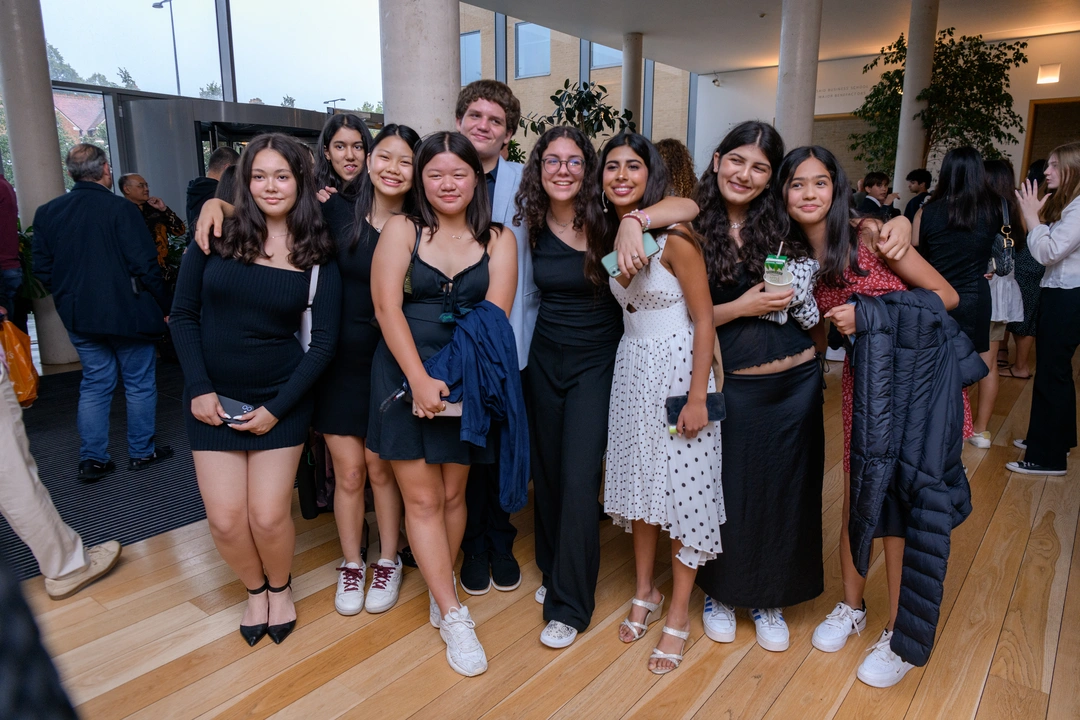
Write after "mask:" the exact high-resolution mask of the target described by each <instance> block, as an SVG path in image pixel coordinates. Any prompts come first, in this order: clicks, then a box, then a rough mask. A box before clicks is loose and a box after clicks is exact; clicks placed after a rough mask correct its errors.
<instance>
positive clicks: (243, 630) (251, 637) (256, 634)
mask: <svg viewBox="0 0 1080 720" xmlns="http://www.w3.org/2000/svg"><path fill="white" fill-rule="evenodd" d="M269 589H270V581H269V580H268V579H266V577H265V576H263V584H262V587H261V588H259V589H258V590H250V589H248V595H259V594H260V593H264V592H266V591H267V590H269ZM266 606H267V607H266V620H267V621H266V622H264V623H259V624H258V625H241V626H240V635H241V636H243V638H244V640H246V641H247V644H248V645H249V646H251V647H255V644H256V643H258V642H259V641H260V640H262V639H263V635H265V634H266V633H267V630H268V629H269V627H270V625H269V622H270V598H267V599H266Z"/></svg>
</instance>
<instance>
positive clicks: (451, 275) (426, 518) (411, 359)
mask: <svg viewBox="0 0 1080 720" xmlns="http://www.w3.org/2000/svg"><path fill="white" fill-rule="evenodd" d="M414 177H416V178H417V184H416V189H417V193H416V195H415V198H416V203H417V204H416V212H415V214H413V215H410V216H403V215H398V216H395V217H392V218H390V220H388V221H387V223H386V225H384V226H383V231H382V235H381V236H380V238H379V244H378V246H377V247H376V248H375V257H374V259H373V261H372V268H371V297H372V300H373V301H374V303H375V317H376V318H377V319H378V321H379V327H380V329H381V330H382V340H380V342H379V346H378V348H377V349H376V351H375V358H374V361H373V365H372V370H371V415H370V418H369V423H368V436H367V443H368V447H369V448H370V449H371V450H372V451H373V452H376V453H378V455H379V457H381V458H383V459H384V460H389V461H390V464H391V465H392V466H393V468H394V475H395V476H397V479H398V485H399V486H400V488H401V494H402V497H403V499H404V501H405V524H406V528H407V530H408V534H409V539H410V542H411V545H412V548H413V553H414V555H415V556H416V561H417V564H418V565H419V566H420V572H421V574H422V575H423V576H424V580H425V581H426V582H427V584H428V588H429V590H430V592H429V615H430V620H431V624H432V625H433V626H434V627H436V628H438V629H439V633H440V635H441V636H442V638H443V640H444V642H446V657H447V661H448V662H449V664H450V666H451V667H452V668H453V669H454V670H455V671H456V672H458V673H460V674H462V675H465V676H474V675H479V674H481V673H483V672H484V671H486V670H487V657H486V655H485V654H484V648H483V647H482V646H481V645H480V641H479V639H478V638H477V636H476V629H475V628H476V623H475V622H474V621H473V619H472V617H471V616H470V614H469V610H468V608H466V607H465V606H463V605H461V603H460V601H459V600H458V597H457V587H456V586H457V583H456V580H455V578H454V575H453V567H454V561H455V559H456V558H457V554H458V550H459V548H460V546H461V539H462V536H463V535H464V533H465V521H466V517H465V515H466V512H465V484H466V481H467V480H468V477H469V467H470V466H471V465H472V464H474V463H491V462H493V461H494V459H495V447H494V446H495V443H494V442H493V441H492V440H493V436H494V433H497V432H498V428H495V429H494V430H493V433H492V435H491V436H489V441H488V443H487V445H486V447H484V448H480V447H477V446H475V445H473V444H471V443H468V442H465V441H463V440H461V419H460V417H458V418H454V417H441V414H442V413H443V412H444V411H445V410H446V401H445V397H446V396H447V395H448V394H449V388H448V387H447V385H446V383H444V382H442V381H441V380H436V379H434V378H432V377H431V376H430V375H428V372H427V370H426V369H425V367H424V361H426V360H428V359H429V358H431V357H432V356H434V355H435V354H436V353H437V352H438V351H439V350H441V349H442V348H443V347H444V346H446V345H447V344H449V343H450V342H451V341H452V339H453V337H454V330H455V327H456V323H457V319H458V318H460V317H461V316H462V315H463V314H464V313H467V312H469V311H470V310H471V309H472V308H473V307H474V306H475V305H477V304H479V303H480V302H481V301H483V300H488V301H489V302H491V303H492V304H493V305H496V306H498V307H499V308H501V309H502V310H503V311H505V312H506V314H507V315H509V313H510V308H511V306H512V305H513V302H514V292H515V290H516V288H517V241H516V240H515V238H514V235H513V234H512V233H511V232H510V231H509V230H508V229H505V228H504V227H503V226H502V225H501V224H500V223H495V222H492V220H491V206H490V200H489V198H488V194H487V193H486V192H485V191H484V186H483V185H482V183H483V178H484V171H483V166H482V165H481V163H480V157H479V155H477V152H476V150H475V148H474V147H473V145H472V143H470V142H469V140H468V139H467V138H466V137H465V136H464V135H461V134H460V133H451V132H437V133H434V134H433V135H429V136H428V137H427V138H426V139H425V140H424V141H423V142H421V143H420V145H419V147H418V148H417V150H416V159H415V175H414ZM405 382H407V383H408V388H409V390H410V392H411V396H412V398H411V402H408V401H406V400H405V398H401V399H397V398H398V397H399V395H400V392H401V390H402V387H403V384H404V383H405Z"/></svg>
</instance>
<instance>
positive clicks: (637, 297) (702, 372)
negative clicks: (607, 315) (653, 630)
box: [585, 131, 725, 675]
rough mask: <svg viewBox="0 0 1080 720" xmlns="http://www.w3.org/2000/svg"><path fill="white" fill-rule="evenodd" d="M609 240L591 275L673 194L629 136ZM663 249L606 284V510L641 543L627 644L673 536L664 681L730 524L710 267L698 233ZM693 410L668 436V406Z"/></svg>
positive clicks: (607, 219)
mask: <svg viewBox="0 0 1080 720" xmlns="http://www.w3.org/2000/svg"><path fill="white" fill-rule="evenodd" d="M599 179H600V183H601V190H602V192H603V199H602V205H603V207H604V216H603V220H604V225H603V230H604V231H603V234H602V235H599V236H596V237H592V238H589V248H588V252H587V254H586V257H585V269H586V272H587V273H588V274H589V275H590V276H593V277H595V276H596V275H598V274H599V273H600V272H602V271H601V269H600V259H601V258H602V257H603V256H604V255H607V254H608V253H609V252H611V249H612V246H613V243H614V241H615V236H616V234H617V232H618V227H619V224H620V223H621V221H622V220H623V219H624V218H625V217H626V215H628V214H629V213H632V212H634V211H637V210H638V209H639V208H641V207H645V206H650V205H654V204H656V203H657V202H659V201H660V200H661V199H662V198H663V197H664V196H665V194H666V193H667V189H668V180H667V170H666V168H665V167H664V161H663V160H662V159H661V157H660V154H659V153H658V152H657V151H656V148H655V147H654V146H653V144H652V143H650V142H649V141H648V140H646V139H645V138H644V137H643V136H641V135H638V134H637V133H634V132H631V131H624V132H621V133H619V134H618V135H616V136H615V137H613V138H611V140H609V141H608V142H607V144H606V145H605V146H604V150H603V152H602V153H601V156H600V170H599ZM656 242H657V244H658V245H659V246H660V248H661V251H660V254H659V255H657V256H656V257H655V258H654V260H653V262H652V263H650V266H649V268H648V269H647V270H645V271H644V272H640V273H638V274H637V275H636V276H633V277H631V276H630V275H629V274H627V273H620V275H619V276H618V277H616V278H611V279H609V285H610V288H611V292H612V294H613V295H614V297H615V300H616V301H617V302H618V303H619V305H620V306H621V308H622V313H623V325H624V327H625V332H624V334H623V337H622V340H621V341H620V342H619V349H618V351H617V353H616V357H615V369H614V373H613V379H612V383H611V403H610V406H609V410H608V447H607V469H606V473H605V483H604V510H605V511H606V512H607V513H608V514H609V515H611V517H612V520H614V521H615V524H616V525H618V526H619V527H622V528H624V529H625V530H626V531H627V532H632V533H633V535H634V557H635V568H636V573H637V578H636V585H637V587H636V591H635V593H634V598H633V600H632V601H631V607H630V613H629V615H628V616H627V618H626V620H625V621H623V623H622V624H621V625H620V626H619V639H620V640H622V641H623V642H627V643H628V642H634V641H636V640H640V639H641V638H642V637H644V635H645V633H646V632H647V630H648V626H649V619H650V617H651V616H652V614H653V613H655V612H658V611H660V610H661V607H662V605H663V602H664V596H663V595H661V594H660V590H659V589H657V587H656V583H655V577H654V570H655V563H656V544H657V540H658V539H659V537H660V530H661V528H662V529H664V530H666V531H667V532H668V534H669V535H670V536H671V560H672V563H671V564H672V575H673V589H672V598H671V606H670V607H669V609H668V615H667V622H666V623H665V625H664V627H663V630H662V635H661V637H660V639H659V641H658V642H657V644H656V648H655V649H654V650H653V653H652V656H651V657H650V658H649V664H648V667H649V670H650V671H651V672H653V673H655V674H657V675H663V674H665V673H669V672H671V671H672V670H674V669H676V668H677V667H679V663H680V662H681V661H682V659H683V656H682V648H683V647H684V645H685V643H686V638H687V637H688V634H689V630H690V615H689V612H690V611H689V606H690V593H691V592H692V591H693V589H694V578H695V576H696V575H697V572H698V568H700V567H701V566H702V565H703V564H707V562H708V561H710V560H712V559H713V558H715V557H717V556H718V555H719V553H720V525H721V524H722V523H723V522H724V521H725V515H724V496H723V490H722V488H721V484H720V460H721V458H720V426H719V424H716V423H710V422H709V413H708V409H707V407H706V398H707V395H708V393H709V392H711V391H714V390H715V388H716V385H715V382H714V381H713V378H712V371H711V368H710V366H711V363H712V358H713V345H714V343H715V338H716V331H715V329H714V328H713V324H712V312H711V302H710V300H709V285H708V277H707V275H706V273H705V261H704V259H703V258H702V255H701V249H700V246H699V244H698V242H697V238H696V236H695V235H694V233H693V232H692V231H691V230H690V229H688V228H686V227H685V226H682V225H674V226H672V227H669V228H667V229H666V230H664V231H657V237H656ZM679 395H683V396H686V397H687V403H686V405H685V407H684V408H683V409H682V411H681V412H680V414H679V416H678V419H677V421H676V424H675V432H676V434H672V433H671V432H669V430H668V427H669V422H668V415H667V411H666V408H665V402H666V400H667V398H669V397H672V396H679Z"/></svg>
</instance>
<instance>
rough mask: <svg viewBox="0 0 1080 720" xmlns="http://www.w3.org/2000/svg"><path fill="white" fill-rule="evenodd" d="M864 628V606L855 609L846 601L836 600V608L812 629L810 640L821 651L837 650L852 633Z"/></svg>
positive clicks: (860, 631) (860, 632)
mask: <svg viewBox="0 0 1080 720" xmlns="http://www.w3.org/2000/svg"><path fill="white" fill-rule="evenodd" d="M865 629H866V608H863V609H861V610H857V609H855V608H853V607H851V606H850V605H848V604H847V603H842V602H838V603H836V608H834V609H833V611H832V612H831V613H829V614H828V615H826V616H825V620H824V621H823V622H822V623H821V624H820V625H818V626H817V627H816V628H815V629H814V637H813V639H812V640H811V642H812V643H813V644H814V647H816V648H817V649H818V650H820V651H822V652H837V651H838V650H840V649H841V648H843V647H844V645H846V644H847V639H848V637H849V636H850V635H851V634H852V633H858V634H860V635H861V634H862V631H863V630H865Z"/></svg>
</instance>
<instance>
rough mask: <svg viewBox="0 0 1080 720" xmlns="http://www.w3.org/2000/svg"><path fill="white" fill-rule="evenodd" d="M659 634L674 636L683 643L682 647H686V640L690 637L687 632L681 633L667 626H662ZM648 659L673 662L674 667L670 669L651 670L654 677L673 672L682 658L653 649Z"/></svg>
mask: <svg viewBox="0 0 1080 720" xmlns="http://www.w3.org/2000/svg"><path fill="white" fill-rule="evenodd" d="M661 632H663V633H665V634H667V635H674V636H675V637H677V638H679V639H681V640H682V641H683V647H685V646H686V638H688V637H690V632H689V631H686V632H683V631H682V630H676V629H675V628H669V627H668V626H667V625H665V626H664V628H663V630H661ZM649 659H650V660H670V661H671V662H673V663H674V664H675V667H670V668H660V667H655V668H651V671H652V673H653V674H654V675H666V674H668V673H669V672H671V671H672V670H674V669H675V668H677V667H679V664H680V663H681V662H682V659H683V656H682V655H676V654H675V653H666V652H660V648H653V651H652V655H650V656H649Z"/></svg>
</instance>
